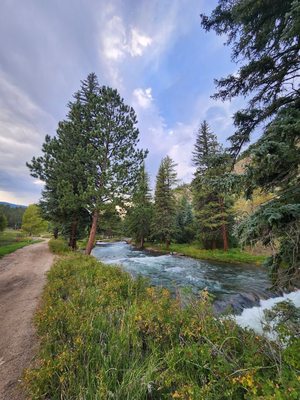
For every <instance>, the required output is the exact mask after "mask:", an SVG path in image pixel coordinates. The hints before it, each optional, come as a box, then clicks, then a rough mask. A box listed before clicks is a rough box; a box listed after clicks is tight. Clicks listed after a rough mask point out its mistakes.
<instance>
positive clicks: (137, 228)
mask: <svg viewBox="0 0 300 400" xmlns="http://www.w3.org/2000/svg"><path fill="white" fill-rule="evenodd" d="M132 201H133V206H132V207H131V208H130V209H129V210H128V213H127V216H126V225H127V231H128V233H129V234H130V235H132V236H133V238H134V240H135V242H136V243H137V244H138V245H139V247H140V248H141V249H142V248H143V247H144V242H145V238H147V237H149V236H150V232H151V223H152V216H153V205H152V203H151V194H150V188H149V176H148V174H147V172H146V171H145V166H144V165H143V166H142V168H141V171H140V175H139V179H138V183H137V188H136V190H135V193H134V195H133V199H132Z"/></svg>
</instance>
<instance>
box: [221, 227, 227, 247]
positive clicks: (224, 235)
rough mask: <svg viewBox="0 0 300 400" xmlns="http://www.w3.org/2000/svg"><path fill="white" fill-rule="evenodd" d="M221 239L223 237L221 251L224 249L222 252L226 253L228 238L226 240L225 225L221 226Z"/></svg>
mask: <svg viewBox="0 0 300 400" xmlns="http://www.w3.org/2000/svg"><path fill="white" fill-rule="evenodd" d="M222 237H223V249H224V251H227V250H228V238H227V226H226V224H223V225H222Z"/></svg>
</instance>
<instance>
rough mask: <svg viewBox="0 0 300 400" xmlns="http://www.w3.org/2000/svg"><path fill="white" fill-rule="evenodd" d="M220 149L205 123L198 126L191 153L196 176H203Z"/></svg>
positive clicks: (214, 136)
mask: <svg viewBox="0 0 300 400" xmlns="http://www.w3.org/2000/svg"><path fill="white" fill-rule="evenodd" d="M220 151H221V147H220V145H219V143H218V140H217V137H216V135H214V134H213V133H212V132H211V130H210V128H209V126H208V123H207V122H206V121H203V122H202V124H201V125H200V127H199V129H198V132H197V137H196V143H195V146H194V151H193V163H194V165H195V167H196V171H197V172H196V174H199V175H203V174H204V173H205V171H207V169H208V168H210V167H211V163H212V158H213V157H215V156H216V155H217V154H219V153H220Z"/></svg>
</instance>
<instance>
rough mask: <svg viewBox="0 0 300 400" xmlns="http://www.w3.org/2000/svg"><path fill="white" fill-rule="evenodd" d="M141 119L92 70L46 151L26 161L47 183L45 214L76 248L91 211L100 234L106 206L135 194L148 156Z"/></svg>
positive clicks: (89, 218)
mask: <svg viewBox="0 0 300 400" xmlns="http://www.w3.org/2000/svg"><path fill="white" fill-rule="evenodd" d="M136 124H137V120H136V115H135V112H134V110H133V108H131V107H129V106H127V105H126V104H125V103H124V100H123V99H122V98H121V96H120V95H119V93H118V92H117V91H116V90H114V89H112V88H109V87H106V86H100V85H99V83H98V80H97V77H96V75H95V74H93V73H92V74H89V75H88V77H87V79H86V80H84V81H82V83H81V87H80V90H79V91H78V92H77V93H75V95H74V101H73V102H70V103H69V112H68V115H67V118H66V120H64V121H61V122H60V123H59V125H58V129H57V135H56V137H54V138H50V137H49V136H47V137H46V139H45V143H44V145H43V156H42V157H38V158H33V159H32V161H31V163H28V164H27V165H28V167H29V168H30V170H31V174H32V175H33V176H34V177H38V178H39V179H41V180H43V181H44V182H45V190H44V191H43V198H42V201H41V207H42V209H43V211H44V215H45V217H46V218H47V219H49V220H51V221H53V222H54V223H56V224H57V225H58V227H59V228H60V230H61V231H63V232H64V233H65V234H67V235H69V237H70V240H69V244H70V246H71V247H72V248H73V249H75V248H76V240H77V237H78V234H79V232H84V231H85V228H86V226H87V225H89V224H90V223H91V214H94V216H93V217H94V218H93V221H94V224H95V226H94V228H95V229H94V230H92V229H91V232H93V233H95V232H96V226H97V217H98V214H100V213H101V212H103V210H104V208H105V205H106V204H110V203H115V202H116V201H119V202H121V201H124V198H125V197H126V196H127V197H128V196H129V195H130V194H131V192H132V189H133V187H134V183H135V182H136V178H137V173H138V172H137V171H138V170H139V167H140V165H141V164H142V162H143V160H144V158H145V156H146V153H145V152H144V151H142V150H138V149H137V143H138V135H139V131H138V129H137V128H136ZM61 225H62V226H61ZM93 240H94V238H93Z"/></svg>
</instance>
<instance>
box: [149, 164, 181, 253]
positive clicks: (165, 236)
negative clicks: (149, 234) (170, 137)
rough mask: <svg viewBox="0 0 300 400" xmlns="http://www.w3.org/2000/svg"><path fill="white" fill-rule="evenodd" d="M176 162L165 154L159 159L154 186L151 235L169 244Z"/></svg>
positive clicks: (173, 206)
mask: <svg viewBox="0 0 300 400" xmlns="http://www.w3.org/2000/svg"><path fill="white" fill-rule="evenodd" d="M175 166H176V164H175V163H174V162H173V160H172V159H171V158H170V157H169V156H167V157H165V158H163V160H162V161H161V164H160V167H159V170H158V174H157V177H156V186H155V204H154V220H153V235H154V236H155V237H156V238H157V239H158V240H160V241H162V242H165V244H166V247H167V249H168V248H169V246H170V243H171V239H172V236H173V235H174V232H175V229H176V227H175V216H176V200H175V196H174V192H173V188H174V185H175V184H176V182H177V174H176V171H175Z"/></svg>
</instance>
